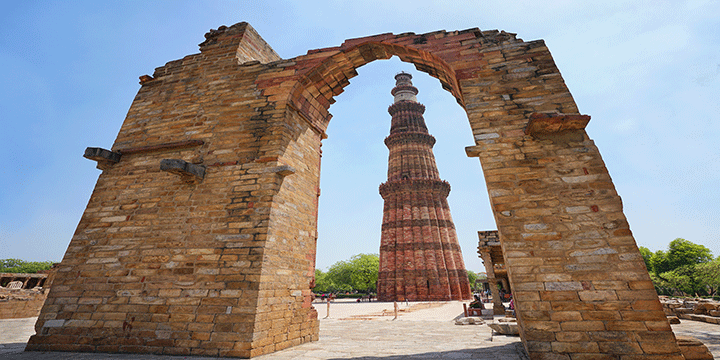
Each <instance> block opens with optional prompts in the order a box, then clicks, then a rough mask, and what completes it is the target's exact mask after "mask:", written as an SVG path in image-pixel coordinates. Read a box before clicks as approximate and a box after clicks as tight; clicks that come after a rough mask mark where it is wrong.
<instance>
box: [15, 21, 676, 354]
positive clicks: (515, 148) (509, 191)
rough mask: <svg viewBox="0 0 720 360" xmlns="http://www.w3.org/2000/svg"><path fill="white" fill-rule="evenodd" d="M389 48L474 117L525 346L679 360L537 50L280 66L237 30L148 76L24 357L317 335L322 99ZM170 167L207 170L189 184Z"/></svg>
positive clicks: (503, 40)
mask: <svg viewBox="0 0 720 360" xmlns="http://www.w3.org/2000/svg"><path fill="white" fill-rule="evenodd" d="M393 55H396V56H398V57H400V59H401V60H403V61H406V62H412V63H414V64H415V65H416V67H417V68H418V69H419V70H421V71H424V72H427V73H428V74H430V75H431V76H434V77H436V78H438V79H439V80H440V84H441V85H442V86H443V88H445V89H447V90H448V91H449V92H450V93H451V94H452V95H453V96H454V97H455V98H456V99H457V102H458V104H460V106H462V107H463V108H464V109H465V110H466V112H467V115H468V121H469V122H470V126H471V129H472V133H473V136H474V139H475V144H474V145H473V146H470V147H468V148H466V152H467V153H468V155H470V156H477V157H479V159H480V163H481V165H482V168H483V173H484V176H485V182H486V184H487V188H488V192H489V196H490V203H491V206H492V209H493V211H494V214H495V220H496V222H497V226H498V231H499V233H500V240H501V242H502V248H503V250H504V253H505V260H506V266H507V270H508V274H509V277H510V282H511V286H512V288H513V290H514V296H515V304H516V309H517V317H518V324H519V325H520V329H521V336H522V338H523V342H524V344H525V347H526V348H527V350H528V353H529V354H530V357H531V358H533V359H565V360H570V359H573V360H576V359H618V358H627V359H659V358H662V359H665V360H667V359H670V360H674V359H677V360H680V359H683V356H682V355H681V352H680V349H679V348H678V346H677V344H676V342H675V337H674V334H673V333H672V331H671V328H670V325H669V324H668V322H667V320H666V318H665V314H664V313H663V311H662V307H661V306H660V302H659V301H658V298H657V295H656V293H655V290H654V288H653V285H652V282H651V281H650V278H649V275H648V273H647V270H646V269H645V265H644V262H643V260H642V257H641V256H640V254H639V252H638V249H637V245H636V244H635V240H634V239H633V236H632V233H631V232H630V229H629V225H628V223H627V221H626V218H625V216H624V214H623V212H622V203H621V201H620V197H619V196H618V194H617V193H616V191H615V187H614V186H613V183H612V180H611V179H610V176H609V174H608V171H607V169H606V168H605V165H604V163H603V161H602V158H601V156H600V153H599V151H598V149H597V147H595V145H594V143H593V141H592V140H590V138H589V137H588V135H587V133H586V132H585V130H584V129H583V124H584V123H586V122H587V120H588V117H587V116H582V115H580V114H579V112H578V109H577V106H576V105H575V102H574V101H573V99H572V96H571V95H570V92H569V91H568V89H567V87H566V86H565V83H564V82H563V79H562V77H561V75H560V72H559V71H558V69H557V68H556V66H555V63H554V61H553V58H552V56H551V55H550V52H549V51H548V49H547V48H546V47H545V44H544V43H543V41H540V40H538V41H530V42H525V41H522V40H520V39H517V38H516V37H515V35H514V34H509V33H505V32H498V31H481V30H479V29H468V30H464V31H450V32H448V31H437V32H432V33H426V34H412V33H405V34H400V35H393V34H381V35H376V36H370V37H364V38H357V39H350V40H346V41H345V42H344V43H343V44H341V45H340V46H336V47H330V48H325V49H318V50H311V51H309V52H308V53H307V54H306V55H302V56H298V57H296V58H293V59H288V60H284V59H281V58H280V57H279V56H278V55H277V54H276V53H275V52H274V51H273V50H272V49H271V48H270V47H269V46H268V45H267V44H266V43H265V41H263V40H262V38H261V37H260V36H259V35H258V34H257V33H256V32H255V31H254V30H253V29H252V28H251V27H250V26H249V25H248V24H247V23H240V24H236V25H233V26H230V27H221V28H220V29H218V30H214V31H211V32H210V33H208V34H207V35H206V39H205V41H204V42H203V43H202V44H201V45H200V53H198V54H193V55H189V56H186V57H184V58H182V59H179V60H175V61H171V62H169V63H167V64H165V65H164V66H161V67H159V68H157V69H156V70H155V72H154V73H153V75H152V76H143V79H142V86H141V88H140V90H139V91H138V94H137V96H136V97H135V99H134V101H133V103H132V105H131V107H130V110H129V111H128V114H127V117H126V119H125V122H124V123H123V125H122V127H121V129H120V132H119V134H118V136H117V139H116V140H115V143H114V144H113V145H112V147H111V151H112V152H115V153H119V154H121V155H122V156H121V158H120V159H119V161H118V162H117V163H114V164H113V163H112V161H104V160H100V159H98V160H99V161H103V162H104V163H105V164H103V168H104V170H103V172H102V173H101V174H100V177H99V179H98V181H97V185H96V187H95V189H94V191H93V194H92V196H91V198H90V200H89V202H88V205H87V208H86V210H85V212H84V214H83V216H82V218H81V220H80V223H79V225H78V228H77V230H76V231H75V234H74V235H73V238H72V240H71V242H70V245H69V247H68V250H67V252H66V253H65V256H64V258H63V260H62V263H61V264H60V266H59V268H58V273H57V277H56V279H55V282H54V283H53V286H52V288H51V289H50V293H49V295H48V299H47V301H46V303H45V305H44V306H43V309H42V312H41V314H40V317H39V318H38V322H37V324H36V330H37V334H36V335H34V336H33V337H32V338H31V339H30V341H29V343H28V347H27V349H28V350H68V351H70V350H72V351H110V352H142V353H164V354H183V355H184V354H193V355H205V356H241V357H250V356H256V355H260V354H265V353H269V352H273V351H276V350H279V349H283V348H286V347H289V346H293V345H296V344H300V343H303V342H306V341H312V340H314V339H317V336H318V320H317V312H316V311H315V309H313V307H312V304H311V292H310V288H311V286H312V283H313V279H312V277H313V272H314V268H315V264H314V259H315V244H316V224H317V220H316V217H317V197H318V195H319V189H318V185H319V175H320V143H321V140H322V139H323V138H324V137H325V132H324V131H325V128H326V127H327V125H328V122H329V121H330V117H331V116H330V113H329V112H328V108H329V106H330V104H331V103H333V102H334V99H333V97H334V96H335V95H337V94H339V93H341V92H342V91H343V87H345V86H347V85H348V84H349V81H348V79H349V78H352V77H353V76H355V75H357V73H356V71H355V69H356V68H357V67H359V66H362V65H364V64H367V63H369V62H371V61H374V60H378V59H387V58H390V57H391V56H393ZM529 123H530V125H532V126H529ZM183 144H184V145H183ZM102 159H105V158H102ZM163 159H179V160H183V161H185V162H187V163H189V164H194V165H202V166H204V167H205V175H204V177H203V178H202V181H193V182H185V181H183V179H182V178H181V177H178V176H177V175H175V174H172V173H169V172H166V171H163V170H161V168H160V164H161V161H162V160H163ZM478 181H482V180H480V179H478Z"/></svg>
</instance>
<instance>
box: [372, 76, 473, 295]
mask: <svg viewBox="0 0 720 360" xmlns="http://www.w3.org/2000/svg"><path fill="white" fill-rule="evenodd" d="M411 79H412V75H410V74H407V73H400V74H397V75H396V76H395V80H396V85H395V87H394V88H393V89H392V92H391V93H392V94H393V97H394V98H395V101H394V103H393V104H392V105H391V106H390V108H389V109H388V112H389V113H390V115H392V123H391V124H392V125H391V127H390V135H389V136H388V137H387V138H385V145H387V147H388V149H389V150H390V156H389V160H388V180H387V182H385V183H383V184H382V185H380V195H382V197H383V199H384V200H385V207H384V210H383V224H382V236H381V240H380V273H379V275H378V286H377V291H378V300H380V301H396V300H399V301H403V300H411V301H419V300H464V299H470V298H471V297H472V296H471V294H470V283H469V281H468V277H467V272H466V271H465V264H464V262H463V258H462V253H461V251H460V244H458V239H457V234H456V232H455V225H454V224H453V222H452V218H451V216H450V207H449V206H448V202H447V196H448V193H450V184H448V183H447V182H446V181H443V180H440V175H439V173H438V169H437V166H436V165H435V156H434V155H433V152H432V147H433V145H435V138H434V137H433V136H432V135H430V134H429V133H428V129H427V126H426V125H425V120H424V119H423V116H422V114H423V112H425V106H423V105H422V104H421V103H419V102H417V98H416V96H415V95H417V93H418V90H417V88H416V87H414V86H413V84H412V81H411Z"/></svg>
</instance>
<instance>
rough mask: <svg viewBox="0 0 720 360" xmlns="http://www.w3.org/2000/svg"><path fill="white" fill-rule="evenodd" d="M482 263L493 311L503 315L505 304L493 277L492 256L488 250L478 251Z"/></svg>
mask: <svg viewBox="0 0 720 360" xmlns="http://www.w3.org/2000/svg"><path fill="white" fill-rule="evenodd" d="M480 254H481V255H480V256H481V257H482V260H483V263H485V272H486V273H487V280H488V285H490V293H491V294H492V297H493V313H494V314H495V315H505V305H503V303H502V299H501V298H500V291H499V290H498V282H497V279H496V278H495V269H493V262H492V258H491V257H490V251H489V250H487V251H481V253H480Z"/></svg>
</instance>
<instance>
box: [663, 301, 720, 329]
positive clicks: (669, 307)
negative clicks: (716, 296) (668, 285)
mask: <svg viewBox="0 0 720 360" xmlns="http://www.w3.org/2000/svg"><path fill="white" fill-rule="evenodd" d="M660 303H661V304H662V306H663V311H665V315H667V316H668V317H677V318H678V319H685V320H695V321H702V322H706V323H711V324H720V302H717V301H714V300H708V299H671V298H668V297H666V296H661V297H660Z"/></svg>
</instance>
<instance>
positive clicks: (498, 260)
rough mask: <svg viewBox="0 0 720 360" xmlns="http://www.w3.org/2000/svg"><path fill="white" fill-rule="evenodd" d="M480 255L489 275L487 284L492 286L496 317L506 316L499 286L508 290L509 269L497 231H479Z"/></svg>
mask: <svg viewBox="0 0 720 360" xmlns="http://www.w3.org/2000/svg"><path fill="white" fill-rule="evenodd" d="M478 237H479V238H480V240H479V242H478V255H480V259H482V261H483V264H484V265H485V272H486V273H487V282H488V285H489V286H490V291H491V292H492V298H493V310H494V313H495V315H504V314H505V306H504V305H503V303H502V299H501V298H500V291H499V290H498V287H497V284H498V281H500V282H501V283H502V285H503V288H504V289H508V286H507V284H505V282H506V281H507V278H508V276H507V269H506V268H505V259H504V257H503V253H502V248H501V247H500V237H499V236H498V232H497V231H478Z"/></svg>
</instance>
